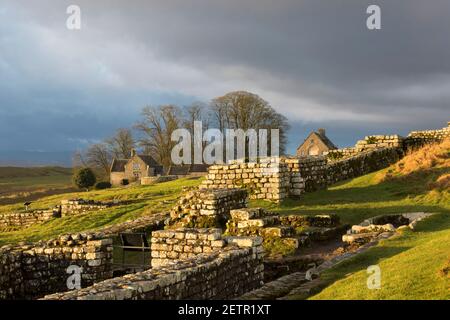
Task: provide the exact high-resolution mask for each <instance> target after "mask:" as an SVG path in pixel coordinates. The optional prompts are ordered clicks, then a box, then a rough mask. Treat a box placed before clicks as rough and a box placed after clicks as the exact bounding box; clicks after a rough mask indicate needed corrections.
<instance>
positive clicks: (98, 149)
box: [85, 143, 111, 176]
mask: <svg viewBox="0 0 450 320" xmlns="http://www.w3.org/2000/svg"><path fill="white" fill-rule="evenodd" d="M85 158H86V163H87V164H88V166H89V167H91V168H93V169H99V170H100V172H101V173H102V174H105V176H107V175H109V173H110V166H111V153H110V151H109V149H108V145H107V144H106V143H96V144H93V145H91V146H89V148H88V149H87V150H86V155H85Z"/></svg>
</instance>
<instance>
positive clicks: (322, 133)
mask: <svg viewBox="0 0 450 320" xmlns="http://www.w3.org/2000/svg"><path fill="white" fill-rule="evenodd" d="M317 132H318V133H319V134H320V135H321V136H322V137H325V129H324V128H319V129H318V130H317Z"/></svg>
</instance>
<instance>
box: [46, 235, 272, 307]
mask: <svg viewBox="0 0 450 320" xmlns="http://www.w3.org/2000/svg"><path fill="white" fill-rule="evenodd" d="M194 235H195V236H196V239H188V238H190V237H192V238H193V237H194ZM209 236H212V237H211V240H208V237H209ZM181 237H182V238H183V239H181ZM205 237H206V239H205ZM217 237H218V233H217V230H215V229H209V230H208V229H200V230H192V229H182V230H176V231H169V232H166V231H157V232H156V233H154V237H153V238H154V239H158V240H156V241H155V242H152V246H153V245H154V244H158V245H159V247H158V249H161V250H156V251H157V252H159V254H160V253H161V252H167V253H170V252H173V250H169V247H170V246H172V249H174V248H173V247H174V246H176V245H180V246H181V243H182V242H183V240H185V241H187V240H189V241H196V242H198V243H199V242H202V241H205V240H206V241H209V242H213V241H221V242H222V243H223V245H221V247H215V246H214V245H212V243H209V244H208V243H206V242H202V245H201V247H202V249H203V250H204V248H205V247H209V248H210V249H211V252H206V251H202V252H201V253H200V252H198V253H196V254H195V255H193V256H191V257H190V258H187V259H181V260H178V259H176V258H175V257H174V258H173V259H167V261H165V262H164V263H161V264H158V265H157V266H154V267H153V268H152V269H149V270H146V271H143V272H139V273H135V274H129V275H126V276H123V277H119V278H114V279H109V280H105V281H102V282H100V283H96V284H94V285H93V286H91V287H88V288H83V289H80V290H74V291H69V292H65V293H56V294H52V295H48V296H46V297H45V298H44V299H45V300H131V299H133V300H163V299H177V300H179V299H202V300H204V299H231V298H235V297H238V296H240V295H242V294H243V293H245V292H249V291H251V290H253V289H255V288H259V287H260V286H261V285H262V281H263V278H264V264H263V257H264V252H263V249H262V246H261V243H262V240H261V238H258V237H252V238H246V237H227V238H223V239H222V238H220V239H216V238H217ZM179 238H180V239H179ZM201 238H203V239H201ZM212 238H214V239H215V240H212ZM171 240H173V241H171ZM184 244H186V246H188V247H190V248H192V247H194V245H193V244H192V245H191V244H188V243H187V242H186V243H183V248H184V247H185V245H184ZM161 245H167V247H164V248H163V247H160V246H161ZM155 249H156V248H155ZM189 250H190V249H189Z"/></svg>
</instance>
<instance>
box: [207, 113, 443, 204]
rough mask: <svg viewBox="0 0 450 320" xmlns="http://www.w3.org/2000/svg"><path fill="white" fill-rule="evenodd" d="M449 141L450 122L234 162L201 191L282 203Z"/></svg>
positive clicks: (219, 168)
mask: <svg viewBox="0 0 450 320" xmlns="http://www.w3.org/2000/svg"><path fill="white" fill-rule="evenodd" d="M447 137H450V122H449V126H448V127H446V128H443V129H440V130H426V131H413V132H411V133H410V134H409V135H408V137H406V138H403V137H401V136H399V135H372V136H367V137H365V138H364V140H360V141H358V142H357V143H356V145H355V147H352V148H344V149H338V150H332V151H330V152H329V153H328V154H327V155H325V156H317V157H281V158H278V159H275V158H267V159H262V160H261V162H260V163H239V162H238V161H235V162H234V163H230V164H225V165H214V166H211V167H210V168H209V170H208V175H207V176H206V179H205V180H204V181H203V182H202V185H201V186H200V188H201V189H220V188H245V189H247V190H248V191H249V193H250V198H251V199H266V200H271V201H274V202H280V201H282V200H283V199H286V198H297V197H299V196H300V195H301V194H302V193H304V192H311V191H316V190H320V189H325V188H327V186H328V185H331V184H334V183H336V182H339V181H343V180H346V179H350V178H354V177H358V176H361V175H365V174H367V173H370V172H373V171H376V170H380V169H383V168H385V167H387V166H389V165H391V164H393V163H395V162H396V161H398V160H399V159H400V158H401V157H402V156H403V155H404V152H406V151H408V150H410V149H411V148H415V147H417V146H421V145H423V144H425V143H430V142H438V141H441V140H443V139H445V138H447Z"/></svg>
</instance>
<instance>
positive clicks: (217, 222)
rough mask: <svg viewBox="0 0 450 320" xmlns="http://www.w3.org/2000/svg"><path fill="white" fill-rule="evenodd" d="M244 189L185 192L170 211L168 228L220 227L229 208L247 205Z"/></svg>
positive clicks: (226, 216) (228, 212) (227, 215)
mask: <svg viewBox="0 0 450 320" xmlns="http://www.w3.org/2000/svg"><path fill="white" fill-rule="evenodd" d="M247 198H248V193H247V191H246V190H244V189H225V190H192V191H189V192H187V193H186V195H185V196H183V197H182V198H181V199H180V200H179V201H178V204H177V205H176V206H175V207H174V208H173V209H172V210H171V212H170V221H169V222H168V225H169V227H170V228H180V227H188V228H189V227H196V228H207V227H221V226H222V225H225V221H226V220H227V219H228V218H229V215H230V210H232V209H235V208H242V207H246V206H247Z"/></svg>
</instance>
